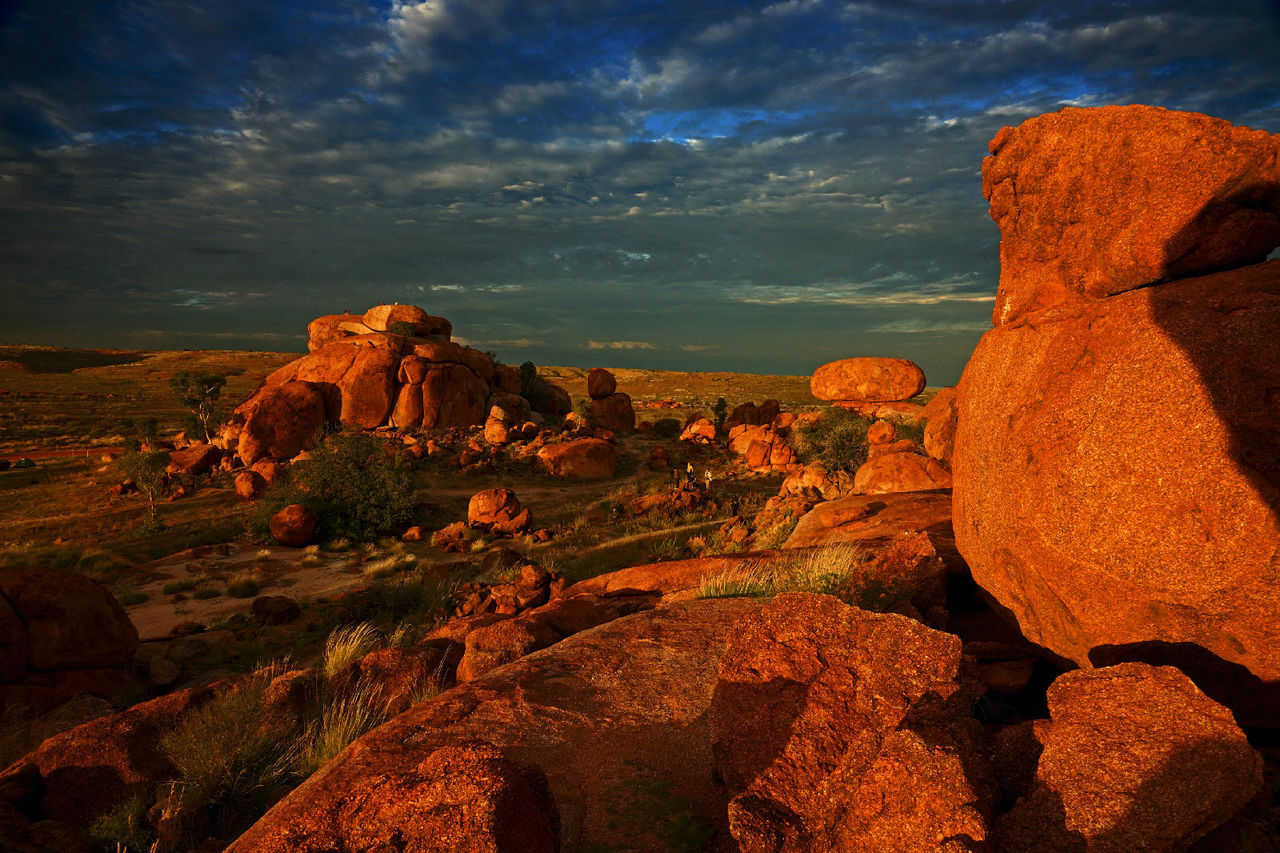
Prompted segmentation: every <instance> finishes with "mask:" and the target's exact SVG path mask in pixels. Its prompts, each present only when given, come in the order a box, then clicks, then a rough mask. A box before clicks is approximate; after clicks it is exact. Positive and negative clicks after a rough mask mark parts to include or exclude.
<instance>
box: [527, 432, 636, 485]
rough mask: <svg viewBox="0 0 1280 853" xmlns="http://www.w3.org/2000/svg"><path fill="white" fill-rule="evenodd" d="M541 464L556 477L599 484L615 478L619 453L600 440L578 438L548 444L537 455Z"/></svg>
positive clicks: (610, 445)
mask: <svg viewBox="0 0 1280 853" xmlns="http://www.w3.org/2000/svg"><path fill="white" fill-rule="evenodd" d="M538 461H539V462H541V463H542V465H543V467H544V468H546V470H547V473H549V474H551V475H552V476H555V477H568V478H571V479H575V480H599V479H604V478H607V477H612V476H613V472H614V469H615V468H616V467H617V464H618V450H617V448H615V447H614V446H613V445H612V444H610V443H609V442H607V441H602V440H600V439H598V438H579V439H574V440H573V441H566V442H562V443H561V444H548V445H547V446H546V447H544V448H542V449H541V450H539V451H538Z"/></svg>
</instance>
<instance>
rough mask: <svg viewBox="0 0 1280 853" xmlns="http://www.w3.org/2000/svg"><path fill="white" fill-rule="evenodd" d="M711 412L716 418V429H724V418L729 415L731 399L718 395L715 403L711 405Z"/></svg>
mask: <svg viewBox="0 0 1280 853" xmlns="http://www.w3.org/2000/svg"><path fill="white" fill-rule="evenodd" d="M711 414H712V415H714V416H715V419H716V429H724V420H725V418H727V417H728V416H729V401H728V400H726V399H725V398H724V397H717V398H716V402H715V405H713V406H712V407H711Z"/></svg>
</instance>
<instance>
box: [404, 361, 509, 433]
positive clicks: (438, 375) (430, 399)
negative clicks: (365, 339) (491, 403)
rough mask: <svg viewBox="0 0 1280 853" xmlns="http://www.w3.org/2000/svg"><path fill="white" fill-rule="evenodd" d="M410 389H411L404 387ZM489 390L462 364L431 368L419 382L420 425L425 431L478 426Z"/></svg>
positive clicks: (437, 365)
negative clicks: (420, 396) (420, 382)
mask: <svg viewBox="0 0 1280 853" xmlns="http://www.w3.org/2000/svg"><path fill="white" fill-rule="evenodd" d="M406 387H412V386H406ZM488 399H489V386H488V385H487V384H486V383H485V381H484V380H483V379H481V378H480V377H479V376H478V375H477V374H476V373H475V372H473V371H472V370H471V368H469V367H467V366H465V365H462V364H451V363H446V364H433V365H432V366H431V368H430V369H429V370H428V371H427V375H426V378H425V379H424V380H423V382H422V423H421V425H422V426H423V427H424V428H427V429H447V428H449V427H468V426H471V425H472V424H478V423H481V422H482V421H483V420H484V417H485V414H486V410H485V402H486V401H487V400H488Z"/></svg>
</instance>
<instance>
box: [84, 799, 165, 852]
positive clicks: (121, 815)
mask: <svg viewBox="0 0 1280 853" xmlns="http://www.w3.org/2000/svg"><path fill="white" fill-rule="evenodd" d="M146 818H147V801H146V800H145V799H144V798H143V796H142V795H141V794H134V795H133V796H132V797H130V798H129V799H127V800H125V801H124V802H121V803H119V804H117V805H116V806H115V808H112V809H110V810H108V811H106V812H103V813H102V814H100V815H98V817H97V818H95V819H94V821H93V822H92V823H90V824H89V829H88V832H87V834H88V836H89V840H90V841H92V842H93V843H94V844H95V845H96V846H98V847H100V848H102V849H104V850H109V851H112V853H114V851H121V853H124V851H127V853H145V851H147V850H150V849H151V832H150V831H149V830H148V828H147V820H146Z"/></svg>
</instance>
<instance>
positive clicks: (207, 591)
mask: <svg viewBox="0 0 1280 853" xmlns="http://www.w3.org/2000/svg"><path fill="white" fill-rule="evenodd" d="M219 595H222V593H220V592H218V590H217V588H216V587H212V586H202V587H197V588H196V591H195V592H193V593H191V597H192V598H194V599H195V600H196V601H205V600H206V599H210V598H217V597H218V596H219Z"/></svg>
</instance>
